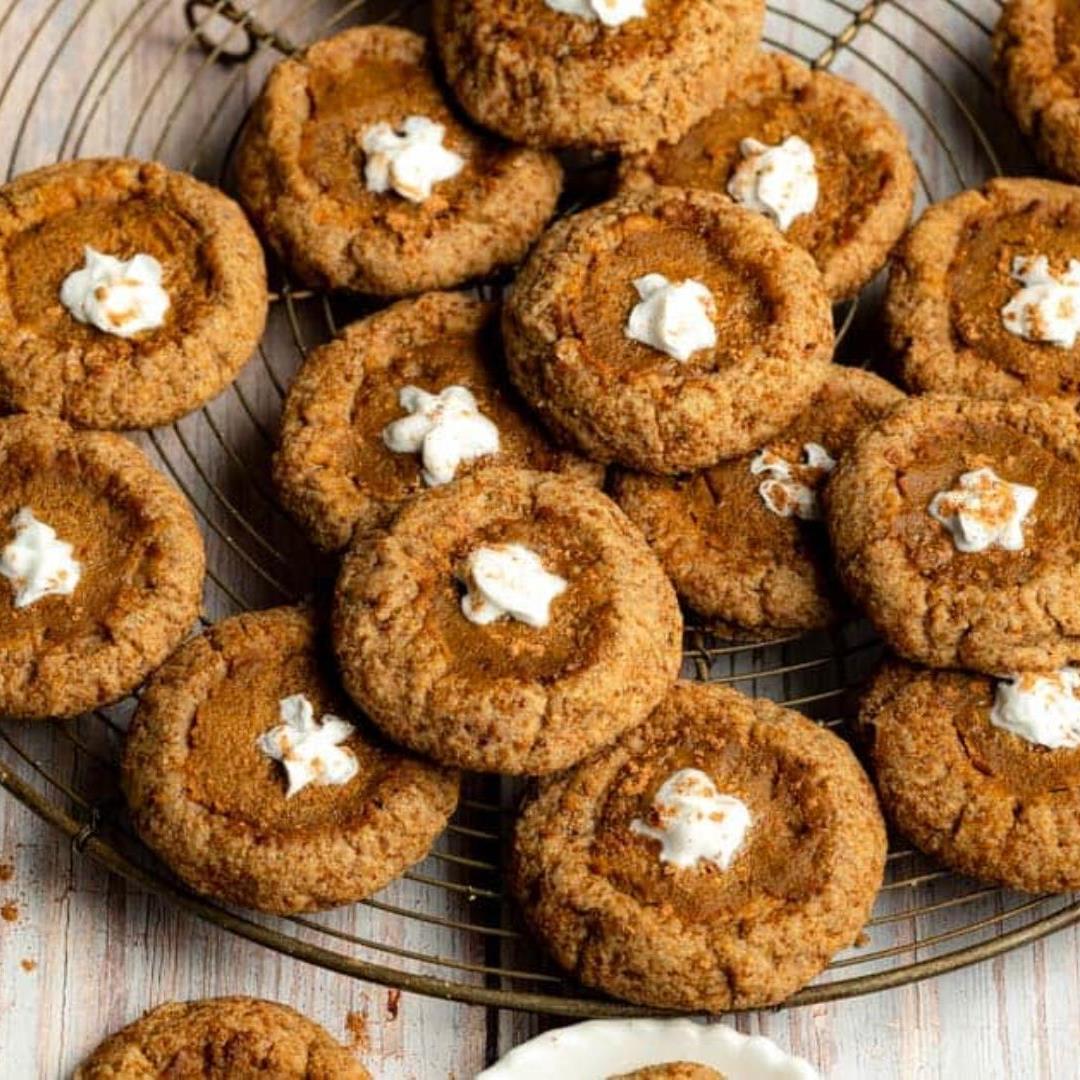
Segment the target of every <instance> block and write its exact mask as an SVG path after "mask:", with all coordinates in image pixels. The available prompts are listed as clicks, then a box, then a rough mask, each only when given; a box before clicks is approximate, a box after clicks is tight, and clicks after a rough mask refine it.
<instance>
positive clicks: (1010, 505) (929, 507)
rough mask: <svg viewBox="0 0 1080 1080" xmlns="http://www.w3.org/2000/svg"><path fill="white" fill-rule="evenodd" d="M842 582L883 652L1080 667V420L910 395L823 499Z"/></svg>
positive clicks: (1028, 407)
mask: <svg viewBox="0 0 1080 1080" xmlns="http://www.w3.org/2000/svg"><path fill="white" fill-rule="evenodd" d="M825 494H826V498H825V503H826V516H827V522H828V526H829V534H830V539H831V540H832V545H833V551H834V553H835V555H836V565H837V568H838V570H839V573H840V577H841V579H842V581H843V583H844V585H845V586H846V587H847V588H848V590H849V591H850V593H851V594H852V596H853V597H854V599H855V600H856V601H857V602H858V603H859V604H860V605H861V606H862V607H863V608H864V609H865V611H866V613H867V614H868V615H869V616H870V618H871V619H872V620H873V622H874V623H875V625H876V626H877V628H878V630H879V631H880V632H881V633H882V634H883V635H884V637H885V638H886V640H887V641H888V643H889V644H890V645H891V646H892V648H893V649H894V650H895V651H896V652H897V653H899V654H900V655H901V656H903V657H905V658H906V659H909V660H912V661H915V662H917V663H922V664H926V665H928V666H930V667H965V668H970V669H972V670H975V671H982V672H986V673H988V674H1000V673H1002V672H1016V671H1028V670H1046V669H1053V668H1057V667H1061V666H1063V665H1065V664H1068V663H1071V662H1073V661H1074V660H1078V659H1080V423H1078V421H1077V418H1076V415H1075V413H1074V412H1073V410H1071V409H1069V408H1067V407H1065V406H1064V405H1062V404H1061V403H1060V402H1049V401H1035V400H1023V401H986V400H975V399H971V398H958V397H942V396H935V395H928V396H925V397H921V398H912V399H911V400H909V401H908V402H907V403H905V404H903V405H901V406H900V407H899V408H897V409H895V410H894V411H893V412H892V413H890V414H889V415H888V416H887V417H886V418H885V419H884V420H882V421H880V422H879V423H878V424H876V425H873V426H871V427H869V428H866V429H865V430H864V431H863V432H862V433H861V434H860V435H859V436H858V437H857V438H856V440H855V443H854V445H853V446H852V447H851V448H850V449H849V450H848V452H847V453H846V454H845V455H844V458H843V460H842V461H841V462H840V464H839V466H838V467H837V469H836V471H835V472H834V473H833V475H832V478H831V479H830V481H829V485H828V488H827V489H826V493H825Z"/></svg>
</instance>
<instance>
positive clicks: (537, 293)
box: [503, 188, 833, 473]
mask: <svg viewBox="0 0 1080 1080" xmlns="http://www.w3.org/2000/svg"><path fill="white" fill-rule="evenodd" d="M503 336H504V339H505V343H506V350H507V359H508V363H509V368H510V374H511V377H512V378H513V380H514V382H515V383H516V384H517V386H518V387H519V389H520V390H521V392H522V394H524V396H525V398H526V400H527V401H528V402H529V403H530V404H531V405H532V406H534V408H536V409H537V411H538V412H539V413H540V416H541V417H542V419H543V420H544V421H545V422H546V423H547V424H548V426H549V427H550V428H551V429H552V431H554V432H555V434H556V435H557V436H558V437H559V438H560V439H562V440H564V441H566V442H568V443H571V444H574V445H577V446H578V447H579V448H580V449H582V450H583V451H584V452H585V453H586V454H588V456H589V457H592V458H594V459H596V460H598V461H618V462H619V463H620V464H623V465H626V466H628V467H630V468H636V469H643V470H646V471H649V472H661V473H672V472H682V471H688V470H690V469H698V468H704V467H707V466H709V465H715V464H716V462H717V461H719V460H721V459H722V458H728V457H736V456H738V455H739V454H744V453H747V452H748V451H750V450H755V449H757V448H758V447H759V446H761V445H762V444H763V443H765V442H766V441H768V439H770V438H771V437H772V436H773V435H775V434H777V432H779V431H782V430H783V429H784V428H785V427H787V426H788V424H790V423H791V422H792V421H793V420H794V419H795V417H796V416H798V414H799V413H800V412H802V411H803V409H805V408H806V406H807V405H808V404H809V402H810V399H811V398H812V397H813V396H814V394H815V393H816V392H817V391H818V390H819V389H820V387H821V384H822V383H823V382H824V381H825V377H826V376H827V374H828V372H829V360H830V358H831V356H832V347H833V327H832V314H831V309H830V306H829V301H828V298H827V296H826V295H825V290H824V288H823V286H822V283H821V275H820V274H819V273H818V270H817V268H816V267H815V266H814V263H813V260H812V259H811V258H810V256H809V255H808V254H807V253H806V252H805V251H801V250H800V249H798V248H797V247H795V246H794V245H793V244H790V243H788V241H786V240H785V239H784V238H783V237H782V236H781V235H780V233H779V232H778V231H777V230H776V229H775V228H774V227H773V226H772V225H771V224H770V223H769V222H768V221H766V220H765V219H764V218H763V217H761V216H760V215H759V214H755V213H753V212H752V211H750V210H744V209H742V208H741V207H737V206H733V205H732V204H731V203H730V201H729V200H728V199H726V198H724V197H723V196H721V195H717V194H714V193H711V192H704V191H681V190H678V189H674V188H656V189H654V190H652V191H648V192H641V193H627V194H623V195H619V196H617V197H616V198H614V199H612V200H611V201H609V202H606V203H604V204H602V205H601V206H597V207H594V208H592V209H590V210H586V211H584V212H583V213H580V214H576V215H575V216H573V217H570V218H566V219H564V220H563V221H560V222H559V223H558V224H556V225H555V226H553V227H552V228H551V229H550V230H549V231H548V233H547V234H546V235H545V236H544V238H543V240H541V242H540V243H539V244H538V245H537V247H536V249H535V251H534V252H533V254H532V255H531V256H530V258H529V261H528V262H527V263H526V264H525V267H524V269H523V270H522V271H521V273H520V274H519V276H518V279H517V281H516V282H515V284H514V287H513V290H512V291H511V293H510V297H509V299H508V300H507V303H506V306H505V309H504V313H503Z"/></svg>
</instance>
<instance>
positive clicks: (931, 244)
mask: <svg viewBox="0 0 1080 1080" xmlns="http://www.w3.org/2000/svg"><path fill="white" fill-rule="evenodd" d="M885 318H886V322H887V326H888V334H889V343H890V346H891V348H892V351H893V352H894V354H895V356H896V361H897V365H898V370H899V374H900V376H901V378H902V379H903V381H904V382H905V383H906V384H907V386H908V387H909V388H910V389H911V390H912V391H913V392H916V393H949V394H967V395H970V396H972V397H992V398H1006V397H1064V398H1066V399H1068V400H1069V401H1070V402H1073V403H1075V402H1077V401H1080V340H1078V335H1080V189H1078V188H1076V187H1074V186H1072V185H1071V184H1061V183H1057V182H1055V181H1053V180H1037V179H1033V178H1029V177H1024V178H1019V179H997V180H990V181H989V182H988V183H987V184H985V185H984V186H983V187H982V188H979V189H976V190H971V191H965V192H962V193H961V194H959V195H955V196H953V197H952V198H951V199H946V200H945V201H944V202H941V203H937V204H936V205H934V206H931V207H930V208H929V209H928V210H927V211H926V212H925V213H924V214H923V216H922V217H921V218H920V219H919V221H918V222H917V223H916V224H915V226H914V227H913V228H912V229H911V231H910V232H909V233H908V235H907V236H906V237H905V239H904V241H903V242H902V243H901V245H900V246H899V247H898V248H897V251H896V253H895V256H894V260H893V265H892V267H891V269H890V273H889V288H888V292H887V295H886V301H885Z"/></svg>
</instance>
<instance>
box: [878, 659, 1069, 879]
mask: <svg viewBox="0 0 1080 1080" xmlns="http://www.w3.org/2000/svg"><path fill="white" fill-rule="evenodd" d="M859 718H860V723H861V725H862V726H863V727H864V728H865V730H866V734H867V737H868V740H869V745H870V757H871V761H872V764H873V769H874V775H875V778H876V782H877V788H878V792H879V794H880V795H881V801H882V805H883V806H884V808H885V812H886V815H887V816H888V817H889V818H890V820H891V821H892V822H893V823H895V825H896V827H897V829H899V831H900V832H901V833H903V834H904V835H905V836H906V837H907V838H908V839H909V840H910V841H911V842H912V843H913V844H914V845H915V846H916V847H918V848H919V849H920V850H921V851H924V852H926V853H927V854H928V855H931V856H933V857H934V858H935V859H937V860H939V861H940V862H942V863H943V864H944V865H946V866H948V867H950V868H951V869H953V870H955V871H957V872H958V873H961V874H967V875H970V876H972V877H977V878H982V879H983V880H986V881H993V882H996V883H997V884H1000V885H1005V886H1007V887H1009V888H1013V889H1023V890H1024V891H1025V892H1036V893H1043V892H1065V891H1068V890H1072V889H1076V888H1080V669H1076V668H1071V667H1066V668H1063V669H1060V670H1057V671H1041V672H1034V671H1027V672H1017V673H1014V674H1012V675H1010V676H1007V677H1001V678H992V677H989V676H985V675H974V674H968V673H966V672H960V671H929V670H926V669H924V668H916V667H913V666H911V665H909V664H904V663H900V662H898V661H893V662H889V663H886V664H885V665H884V666H883V667H882V669H881V670H880V671H879V672H878V674H877V676H876V677H875V679H874V681H873V683H872V684H871V687H870V689H869V690H868V692H867V693H866V695H865V697H864V700H863V702H862V706H861V709H860V717H859Z"/></svg>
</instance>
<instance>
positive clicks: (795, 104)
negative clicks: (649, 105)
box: [619, 53, 915, 300]
mask: <svg viewBox="0 0 1080 1080" xmlns="http://www.w3.org/2000/svg"><path fill="white" fill-rule="evenodd" d="M791 135H798V136H800V137H801V138H803V139H805V140H806V142H808V143H809V144H810V147H811V149H812V150H813V151H814V157H815V159H816V166H817V174H818V183H819V191H820V193H819V197H818V203H817V206H816V207H815V209H814V210H813V212H812V213H810V214H805V215H802V216H800V217H799V218H797V219H796V220H795V221H794V222H792V224H791V226H790V227H789V228H788V230H787V231H786V233H785V236H786V237H787V239H788V240H790V241H791V242H792V243H794V244H797V245H798V246H799V247H803V248H806V249H807V250H808V251H809V252H810V254H811V255H813V256H814V261H815V262H816V263H817V265H818V268H819V269H820V270H821V275H822V277H823V278H824V280H825V289H826V291H827V292H828V294H829V296H830V297H831V298H832V299H833V300H843V299H845V298H847V297H850V296H853V295H854V294H855V293H857V292H858V291H859V289H861V288H862V287H863V285H865V284H866V283H867V282H868V281H869V280H870V279H871V278H872V277H873V276H874V275H875V274H876V273H877V272H878V270H880V269H881V267H882V265H883V264H884V262H885V258H886V256H887V255H888V253H889V251H890V250H891V248H892V246H893V245H894V244H895V243H896V241H897V240H899V239H900V234H901V233H902V232H903V231H904V227H905V226H906V225H907V223H908V219H909V218H910V216H911V206H912V202H913V199H914V194H915V166H914V164H913V163H912V160H911V155H910V154H909V153H908V149H907V141H906V139H905V138H904V133H903V131H902V130H901V129H900V127H899V125H898V124H897V123H896V121H895V120H893V118H892V117H891V116H890V115H889V113H888V112H887V111H886V110H885V108H884V107H883V106H882V105H881V104H880V103H879V102H878V101H877V100H876V99H875V98H874V97H873V96H872V95H870V94H869V93H867V92H866V91H865V90H863V89H862V88H861V87H858V86H856V85H855V84H854V83H851V82H848V81H847V79H841V78H839V77H838V76H836V75H831V74H830V73H829V72H827V71H813V70H811V69H810V68H808V67H807V66H806V65H805V64H803V63H801V62H799V61H798V60H795V59H794V58H792V57H790V56H785V55H784V54H782V53H760V54H758V55H757V56H756V57H755V59H754V61H753V64H752V65H751V66H750V68H749V69H748V71H747V72H746V73H745V75H744V76H743V77H742V78H740V79H739V81H738V83H737V85H735V86H734V87H732V89H731V90H730V91H729V93H728V96H727V99H726V100H725V101H724V103H723V104H722V105H721V106H720V108H719V109H717V110H716V111H715V112H712V113H710V114H709V115H708V116H706V117H704V118H703V119H701V120H699V121H698V122H697V123H696V124H695V125H694V126H693V127H692V128H691V129H690V130H689V131H688V132H686V134H685V135H684V136H683V137H682V138H681V139H680V140H679V141H678V142H676V143H665V144H663V145H661V146H658V147H656V149H654V150H652V151H651V152H649V153H645V154H640V155H636V156H633V157H630V158H626V159H624V160H623V162H622V163H621V166H620V170H619V175H620V179H621V181H622V184H623V185H624V186H625V187H626V188H629V189H632V190H640V189H642V188H647V187H649V186H651V185H652V184H668V185H671V186H673V187H689V188H699V189H701V190H705V191H716V192H719V193H720V194H722V195H724V194H727V184H728V181H729V180H730V179H731V174H732V173H733V172H734V170H735V167H736V165H738V164H739V162H740V161H741V160H742V155H741V154H740V152H739V143H740V142H741V141H742V140H743V139H744V138H755V139H758V140H759V141H761V142H764V143H768V144H771V145H774V144H776V143H779V142H782V141H783V140H784V139H786V138H788V137H789V136H791Z"/></svg>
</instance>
